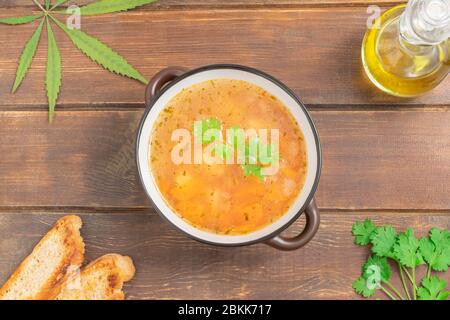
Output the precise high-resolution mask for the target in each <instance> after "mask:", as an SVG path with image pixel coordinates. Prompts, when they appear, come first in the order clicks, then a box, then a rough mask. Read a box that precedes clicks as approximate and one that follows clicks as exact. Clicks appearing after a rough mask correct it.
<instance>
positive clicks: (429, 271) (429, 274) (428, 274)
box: [427, 265, 431, 278]
mask: <svg viewBox="0 0 450 320" xmlns="http://www.w3.org/2000/svg"><path fill="white" fill-rule="evenodd" d="M429 277H431V266H430V265H428V269H427V278H429Z"/></svg>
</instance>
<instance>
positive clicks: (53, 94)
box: [45, 20, 61, 122]
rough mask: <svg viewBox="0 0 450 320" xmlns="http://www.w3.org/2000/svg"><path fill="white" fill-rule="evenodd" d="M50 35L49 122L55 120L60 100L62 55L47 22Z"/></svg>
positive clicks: (48, 76)
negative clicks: (56, 107)
mask: <svg viewBox="0 0 450 320" xmlns="http://www.w3.org/2000/svg"><path fill="white" fill-rule="evenodd" d="M47 33H48V52H47V72H46V78H45V84H46V88H47V97H48V107H49V121H50V122H51V121H52V120H53V115H54V112H55V106H56V100H57V99H58V95H59V89H60V87H61V54H60V53H59V49H58V45H57V44H56V39H55V35H54V34H53V30H52V27H51V26H50V23H49V22H48V20H47Z"/></svg>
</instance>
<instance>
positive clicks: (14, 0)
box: [2, 0, 405, 10]
mask: <svg viewBox="0 0 450 320" xmlns="http://www.w3.org/2000/svg"><path fill="white" fill-rule="evenodd" d="M95 1H96V0H76V1H75V0H71V1H68V2H67V4H68V5H70V4H76V5H78V6H82V5H85V4H88V3H92V2H95ZM402 2H405V1H402V0H372V1H369V0H251V1H249V0H227V1H224V0H188V1H186V0H159V1H157V2H155V3H153V4H151V5H149V6H147V7H148V8H151V9H152V10H154V9H159V8H173V7H176V8H179V7H186V8H191V7H233V6H240V7H241V6H244V7H251V6H279V7H281V6H283V7H290V6H310V5H334V6H346V5H365V4H367V5H371V4H384V5H386V4H395V3H402ZM17 6H21V7H32V6H34V4H33V3H32V2H31V0H3V1H2V7H17ZM147 7H146V8H145V9H147Z"/></svg>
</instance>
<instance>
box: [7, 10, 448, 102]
mask: <svg viewBox="0 0 450 320" xmlns="http://www.w3.org/2000/svg"><path fill="white" fill-rule="evenodd" d="M11 11H14V10H0V15H1V16H5V15H6V14H7V13H8V12H11ZM15 11H17V10H15ZM22 11H23V10H22ZM367 17H368V14H367V13H366V7H354V8H335V7H330V8H315V9H304V8H291V9H289V8H288V9H284V8H271V9H264V8H261V9H248V10H245V9H239V8H238V9H230V10H220V9H217V10H213V9H209V10H208V9H195V10H156V11H155V10H152V11H130V12H128V13H122V14H117V15H105V16H101V17H88V18H83V20H82V30H83V31H86V32H88V33H90V34H92V35H94V36H96V37H98V38H99V39H101V40H102V41H104V42H105V43H107V44H108V45H110V46H111V47H112V48H114V49H115V50H116V51H117V52H119V53H121V54H122V55H123V56H125V57H126V58H127V59H128V60H129V62H130V63H132V64H133V65H134V66H136V68H137V69H139V70H140V71H141V72H142V73H143V74H144V75H145V76H146V77H147V78H150V77H152V75H154V74H155V73H156V72H157V71H159V70H161V69H162V68H164V67H166V66H168V65H184V66H186V67H189V68H193V67H198V66H201V65H205V64H213V63H237V64H243V65H249V66H253V67H256V68H259V69H262V70H264V71H266V72H268V73H270V74H272V75H274V76H275V77H278V78H279V79H280V80H282V81H283V82H285V83H286V84H287V85H289V86H290V87H291V88H292V89H293V90H294V91H295V92H296V93H297V94H298V95H299V96H301V97H302V99H303V100H304V101H305V102H306V103H308V104H320V105H349V104H352V105H353V104H360V105H367V104H392V103H403V104H412V105H423V104H424V103H426V104H433V105H442V104H447V103H448V102H449V101H450V91H449V90H448V85H449V83H450V78H449V79H447V80H446V81H444V83H442V84H441V86H440V87H439V88H437V89H436V90H434V91H433V92H432V93H429V94H428V95H425V96H423V97H421V98H417V99H410V100H400V99H397V98H393V97H389V96H387V95H385V94H383V93H381V92H380V91H378V90H377V89H374V87H372V85H370V84H369V83H368V81H367V80H366V79H365V78H364V75H363V73H362V68H361V63H360V45H361V40H362V38H363V35H364V32H365V30H366V20H367ZM32 29H33V26H32V25H24V26H17V27H10V26H0V43H7V44H8V45H4V46H1V47H0V70H1V72H0V96H1V97H2V99H1V101H0V107H1V108H3V109H5V108H6V109H7V108H17V107H18V106H24V105H25V106H29V107H32V108H39V107H40V108H41V109H44V108H45V104H46V99H45V94H44V90H43V79H44V71H45V55H46V50H45V47H46V46H45V43H46V41H45V37H43V38H44V39H43V41H42V44H41V47H40V50H39V51H38V54H37V56H36V59H35V62H34V64H33V66H32V68H31V70H30V74H29V75H28V77H27V79H26V80H25V82H24V83H23V86H22V88H20V89H19V91H18V92H17V93H16V94H15V95H13V94H10V92H9V91H10V89H11V85H12V83H13V80H14V73H15V68H16V61H17V58H18V56H19V55H20V52H21V50H22V47H23V45H24V43H25V42H26V39H27V38H28V37H29V36H30V34H31V33H32ZM136 30H139V32H136ZM57 39H58V43H59V45H60V47H61V52H62V56H63V69H64V71H63V87H62V93H61V97H60V99H59V104H60V105H78V106H87V105H94V104H95V105H97V104H102V105H105V104H106V105H110V106H112V105H124V104H132V105H141V104H142V102H143V92H144V86H143V85H141V84H139V83H137V82H135V81H132V80H129V79H125V78H121V77H118V76H115V75H112V74H110V73H108V72H106V71H103V70H102V69H101V68H100V67H99V66H97V65H96V64H95V63H93V62H91V61H89V59H88V58H86V57H84V56H83V55H82V54H81V53H79V52H78V51H77V49H75V48H73V46H72V44H71V43H70V41H69V40H68V39H67V38H66V36H65V35H63V34H61V32H59V31H58V32H57Z"/></svg>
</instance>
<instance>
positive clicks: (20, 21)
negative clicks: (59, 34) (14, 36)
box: [0, 14, 42, 25]
mask: <svg viewBox="0 0 450 320" xmlns="http://www.w3.org/2000/svg"><path fill="white" fill-rule="evenodd" d="M40 17H42V14H37V15H31V16H23V17H11V18H1V19H0V23H1V24H9V25H18V24H25V23H30V22H33V21H35V20H37V19H39V18H40Z"/></svg>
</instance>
